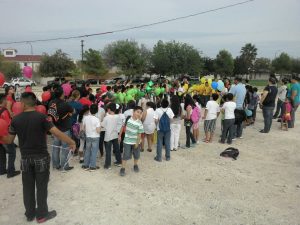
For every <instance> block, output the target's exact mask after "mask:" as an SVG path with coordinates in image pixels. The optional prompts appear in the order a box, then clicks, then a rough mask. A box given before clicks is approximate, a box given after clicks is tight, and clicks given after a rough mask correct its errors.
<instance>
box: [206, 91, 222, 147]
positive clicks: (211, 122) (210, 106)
mask: <svg viewBox="0 0 300 225" xmlns="http://www.w3.org/2000/svg"><path fill="white" fill-rule="evenodd" d="M218 98H219V95H218V94H216V93H214V94H212V100H210V101H208V102H207V104H206V108H205V112H204V116H203V119H204V120H205V121H204V132H205V140H204V142H206V143H209V142H210V143H211V142H212V139H213V136H214V132H215V129H216V120H217V118H218V116H219V114H220V107H219V104H218V103H217V102H216V101H217V100H218Z"/></svg>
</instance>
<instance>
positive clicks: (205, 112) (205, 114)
mask: <svg viewBox="0 0 300 225" xmlns="http://www.w3.org/2000/svg"><path fill="white" fill-rule="evenodd" d="M206 116H207V109H205V111H204V116H203V117H202V119H204V120H205V118H206Z"/></svg>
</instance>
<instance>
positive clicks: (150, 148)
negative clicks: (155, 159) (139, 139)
mask: <svg viewBox="0 0 300 225" xmlns="http://www.w3.org/2000/svg"><path fill="white" fill-rule="evenodd" d="M152 140H153V134H147V143H148V150H152Z"/></svg>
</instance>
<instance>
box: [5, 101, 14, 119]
mask: <svg viewBox="0 0 300 225" xmlns="http://www.w3.org/2000/svg"><path fill="white" fill-rule="evenodd" d="M6 108H7V110H8V112H9V114H10V116H11V117H13V116H14V113H13V111H12V102H11V101H7V102H6Z"/></svg>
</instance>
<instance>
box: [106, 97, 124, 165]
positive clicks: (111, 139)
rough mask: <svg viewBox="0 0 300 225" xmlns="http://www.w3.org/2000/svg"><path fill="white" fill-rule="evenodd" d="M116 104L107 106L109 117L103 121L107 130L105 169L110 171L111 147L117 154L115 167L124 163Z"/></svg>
mask: <svg viewBox="0 0 300 225" xmlns="http://www.w3.org/2000/svg"><path fill="white" fill-rule="evenodd" d="M116 108H117V106H116V104H115V103H112V102H111V103H109V104H108V105H107V115H106V116H105V117H104V119H103V123H102V127H104V129H105V136H104V145H105V153H106V154H105V164H104V169H110V168H111V167H110V166H111V146H112V145H113V149H114V152H115V157H116V161H115V162H114V165H115V166H118V167H120V166H121V163H122V159H121V153H120V147H119V142H118V122H119V120H120V117H119V115H116V114H115V111H116Z"/></svg>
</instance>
